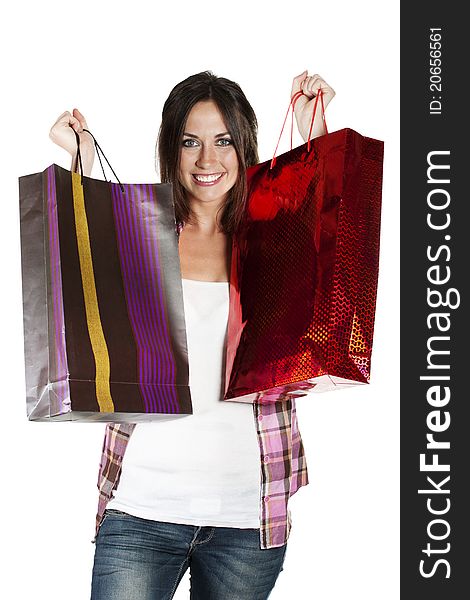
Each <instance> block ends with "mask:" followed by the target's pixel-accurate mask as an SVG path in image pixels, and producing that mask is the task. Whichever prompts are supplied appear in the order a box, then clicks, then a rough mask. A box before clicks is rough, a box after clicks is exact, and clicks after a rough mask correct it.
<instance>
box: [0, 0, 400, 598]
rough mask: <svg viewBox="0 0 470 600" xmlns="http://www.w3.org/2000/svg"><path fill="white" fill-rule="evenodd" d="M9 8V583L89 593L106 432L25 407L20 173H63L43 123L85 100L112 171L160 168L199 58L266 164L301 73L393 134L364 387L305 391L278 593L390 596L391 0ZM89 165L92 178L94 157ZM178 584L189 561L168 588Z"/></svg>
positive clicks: (394, 565)
mask: <svg viewBox="0 0 470 600" xmlns="http://www.w3.org/2000/svg"><path fill="white" fill-rule="evenodd" d="M3 10H5V9H2V11H3ZM1 20H2V24H3V27H2V38H1V41H0V44H1V55H2V67H1V68H2V88H3V91H2V98H1V102H2V110H1V124H2V126H1V140H2V144H1V152H2V155H1V163H0V164H1V169H2V177H1V185H2V190H3V192H2V199H3V203H2V204H3V217H2V219H1V227H2V229H1V235H0V240H1V245H2V246H1V254H0V256H1V261H2V262H1V264H2V273H1V281H2V289H3V293H2V310H1V314H2V324H1V327H2V329H1V331H2V334H3V335H2V337H3V343H2V349H1V353H2V354H1V366H2V385H3V393H2V406H1V409H0V410H1V416H2V431H1V435H0V443H1V461H2V468H1V480H2V481H1V484H2V485H1V490H2V491H1V492H0V499H1V540H0V544H1V547H2V551H3V552H6V555H5V557H6V563H5V559H3V561H2V562H3V565H2V566H3V567H4V568H3V576H2V580H1V583H0V586H1V594H2V596H3V597H8V598H12V599H13V598H15V599H16V598H28V597H32V596H33V595H34V597H35V598H36V600H46V599H47V600H59V599H60V600H64V599H65V598H67V599H68V600H85V599H87V598H89V589H90V579H91V571H92V563H93V553H94V548H95V547H94V545H93V544H91V543H90V541H91V539H92V537H93V532H94V518H95V509H96V502H97V490H96V487H95V486H96V478H97V472H98V463H99V458H100V452H101V445H102V438H103V432H104V427H105V426H104V424H94V423H90V424H77V423H74V424H71V423H61V424H58V423H56V424H53V423H50V424H49V423H31V422H28V421H27V419H26V416H25V397H24V370H23V369H24V365H23V337H22V327H23V324H22V296H21V267H20V238H19V209H18V177H19V176H21V175H26V174H29V173H35V172H39V171H43V170H44V169H45V168H46V167H47V166H49V165H50V164H51V163H53V162H55V163H57V164H60V165H61V166H63V167H65V168H70V159H69V157H68V155H67V154H66V153H65V152H64V151H63V150H61V149H60V148H58V147H56V146H54V144H53V143H52V142H51V141H50V140H49V138H48V133H49V129H50V127H51V126H52V124H53V123H54V121H55V120H56V118H57V117H58V116H59V115H60V114H61V113H62V112H63V111H64V110H70V111H71V110H72V109H73V108H74V107H77V108H79V109H80V110H81V111H82V112H83V113H84V115H85V116H86V118H87V120H88V125H89V127H90V129H91V131H92V132H93V133H94V134H95V136H96V138H97V139H98V141H99V143H100V144H101V145H102V147H103V149H104V151H105V153H106V155H107V156H108V158H109V159H110V161H111V164H112V166H113V168H114V169H115V170H116V172H117V174H118V176H119V177H120V179H121V181H125V182H153V181H157V175H156V173H155V168H154V151H155V139H156V133H157V131H158V127H159V124H160V114H161V108H162V105H163V102H164V100H165V98H166V97H167V95H168V93H169V91H170V89H171V88H172V87H173V86H174V85H175V84H176V83H177V82H179V81H181V80H182V79H184V78H186V77H187V76H189V75H191V74H193V73H197V72H199V71H202V70H206V69H210V70H212V71H213V72H215V73H216V74H217V75H221V76H224V77H228V78H229V79H233V80H235V81H237V82H238V83H239V84H240V85H241V87H242V89H243V90H244V91H245V93H246V95H247V97H248V99H249V100H250V102H251V103H252V105H253V107H254V109H255V111H256V114H257V116H258V120H259V127H260V132H259V143H260V158H261V160H267V159H268V158H270V157H271V155H272V152H273V149H274V146H275V144H276V141H277V136H278V134H279V131H280V127H281V125H282V120H283V118H284V115H285V111H286V110H287V106H288V103H289V97H290V87H291V81H292V78H293V77H294V76H295V75H297V74H299V73H301V72H302V71H303V70H304V69H308V70H309V74H313V73H319V74H320V75H321V76H322V77H324V79H325V80H326V81H327V82H328V83H329V84H330V85H331V86H332V87H333V88H334V89H335V91H336V97H335V98H334V99H333V101H332V102H331V104H330V105H329V107H328V109H327V115H326V116H327V123H328V126H329V130H330V131H335V130H338V129H342V128H343V127H351V128H353V129H355V130H356V131H358V132H360V133H362V134H364V135H367V136H369V137H374V138H377V139H381V140H384V141H385V165H384V191H383V212H382V238H381V263H380V278H379V293H378V303H377V316H376V329H375V339H374V352H373V364H372V381H371V384H370V385H369V386H366V387H357V388H354V389H352V390H347V391H344V390H342V391H337V392H332V393H328V394H319V395H316V396H314V397H307V398H305V399H299V400H298V401H297V410H298V415H299V426H300V429H301V432H302V436H303V440H304V445H305V448H306V453H307V460H308V466H309V473H310V484H309V485H308V486H307V487H304V488H301V490H300V491H299V492H298V494H296V495H295V496H294V497H293V498H292V499H291V502H290V508H291V511H292V516H293V529H292V533H291V537H290V540H289V543H288V550H287V556H286V561H285V565H284V571H283V572H282V573H281V574H280V576H279V579H278V582H277V584H276V587H275V589H274V591H273V592H272V594H271V596H270V599H272V600H279V599H285V598H288V597H292V598H296V599H297V600H304V599H310V598H312V599H313V598H314V599H318V600H343V599H344V598H351V599H355V598H360V599H361V600H376V599H377V598H380V599H381V600H392V599H393V600H395V599H397V598H398V597H399V591H398V582H399V548H398V541H399V540H398V535H399V530H398V526H399V514H398V513H399V487H398V485H399V480H398V461H399V448H398V442H399V435H398V423H399V404H398V401H399V394H398V382H399V372H398V368H399V365H398V343H399V339H398V324H399V314H398V298H399V287H398V274H399V273H398V264H399V254H398V243H399V230H398V223H399V206H398V186H399V163H398V159H399V154H398V144H399V137H398V136H399V108H398V106H399V46H398V44H399V30H398V24H399V3H398V1H397V2H388V3H382V4H380V7H379V5H378V4H377V3H376V2H373V1H372V0H357V1H356V2H349V1H347V0H336V1H333V2H313V1H312V0H309V1H304V0H297V1H296V2H289V1H288V0H286V1H285V2H274V1H272V0H271V1H270V2H262V1H251V2H240V1H238V2H234V1H232V2H231V3H230V2H222V1H221V0H219V1H218V2H214V1H213V0H210V1H206V2H187V1H181V0H178V1H174V0H173V1H167V2H159V3H157V2H144V1H142V0H133V1H132V2H122V1H116V0H115V1H114V2H110V1H106V2H105V1H101V2H99V1H96V0H95V1H94V2H91V1H90V0H82V1H81V2H76V3H69V2H64V1H62V2H58V1H51V0H49V1H47V0H46V1H42V2H33V1H30V2H26V1H24V0H22V1H21V0H20V1H17V2H16V3H15V4H12V3H11V4H9V6H8V13H5V14H3V15H2V19H1ZM287 138H288V136H287V135H286V136H285V139H284V145H283V146H282V147H281V148H280V152H283V151H285V150H287V149H288V146H287V143H288V141H287ZM296 143H297V144H298V143H300V138H299V137H297V138H296ZM93 176H94V177H96V178H101V177H102V174H101V171H100V168H99V163H98V161H96V164H95V166H94V171H93ZM188 590H189V577H188V573H187V574H186V575H185V577H184V579H183V581H182V583H181V585H180V587H179V589H178V592H177V594H176V596H175V598H176V599H177V600H181V599H184V598H189V592H188ZM110 600H111V599H110ZM129 600H131V599H129ZM221 600H223V599H221ZM247 600H249V599H247Z"/></svg>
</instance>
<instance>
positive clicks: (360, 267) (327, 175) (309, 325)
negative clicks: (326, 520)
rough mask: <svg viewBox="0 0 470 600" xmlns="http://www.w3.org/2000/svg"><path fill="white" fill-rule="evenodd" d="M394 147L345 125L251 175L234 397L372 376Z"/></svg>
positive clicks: (238, 295)
mask: <svg viewBox="0 0 470 600" xmlns="http://www.w3.org/2000/svg"><path fill="white" fill-rule="evenodd" d="M383 146H384V144H383V142H382V141H379V140H375V139H371V138H367V137H364V136H362V135H360V134H358V133H357V132H355V131H354V130H352V129H342V130H340V131H336V132H334V133H330V134H328V135H324V136H321V137H319V138H316V139H315V140H313V142H312V143H311V148H310V151H307V144H304V145H302V146H300V147H298V148H295V149H294V150H291V151H290V152H286V153H285V154H283V155H281V156H279V157H278V158H277V161H276V164H275V166H274V167H273V169H270V161H267V162H265V163H261V164H259V165H256V166H255V167H252V168H250V169H249V170H248V172H247V178H248V184H249V195H248V200H247V210H246V215H245V220H244V223H243V225H242V227H241V229H240V231H239V234H238V235H237V236H234V240H233V249H232V265H231V282H230V313H229V323H228V336H227V340H228V343H227V361H226V393H225V399H230V398H238V397H241V396H244V395H247V394H252V393H254V392H264V394H263V395H262V399H259V400H258V401H261V402H270V401H274V400H276V399H277V398H279V394H280V393H281V394H282V393H286V392H288V393H294V394H295V393H296V392H298V391H301V390H304V389H305V388H312V387H314V386H315V385H316V383H315V378H319V377H321V376H325V375H326V376H329V378H330V379H331V380H332V381H333V380H334V379H335V378H341V379H342V380H345V381H346V382H347V383H368V382H369V378H370V366H371V352H372V338H373V330H374V316H375V303H376V295H377V278H378V266H379V264H378V261H379V234H380V210H381V194H382V168H383ZM324 379H325V378H323V380H324ZM333 387H334V384H333ZM299 395H301V394H299Z"/></svg>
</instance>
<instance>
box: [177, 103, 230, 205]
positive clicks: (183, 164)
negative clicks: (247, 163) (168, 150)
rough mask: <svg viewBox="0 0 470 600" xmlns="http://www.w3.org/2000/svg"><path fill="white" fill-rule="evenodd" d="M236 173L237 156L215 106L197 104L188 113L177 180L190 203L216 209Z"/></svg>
mask: <svg viewBox="0 0 470 600" xmlns="http://www.w3.org/2000/svg"><path fill="white" fill-rule="evenodd" d="M237 174H238V157H237V153H236V151H235V148H234V146H233V142H232V138H231V136H230V134H229V132H228V131H227V127H226V125H225V123H224V121H223V119H222V115H221V114H220V111H219V109H218V108H217V105H216V104H215V102H213V101H212V100H204V101H201V102H198V103H197V104H195V105H194V106H193V108H192V109H191V112H190V113H189V116H188V119H187V122H186V127H185V129H184V135H183V140H182V146H181V155H180V168H179V180H180V183H181V184H182V186H183V187H184V188H185V190H186V191H187V192H188V194H189V200H190V201H199V202H211V203H214V205H216V206H217V207H218V206H219V205H220V203H222V202H223V201H224V199H225V197H226V194H227V192H228V191H229V190H230V189H231V188H232V187H233V186H234V184H235V182H236V180H237Z"/></svg>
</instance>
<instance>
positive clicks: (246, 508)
mask: <svg viewBox="0 0 470 600" xmlns="http://www.w3.org/2000/svg"><path fill="white" fill-rule="evenodd" d="M182 282H183V298H184V310H185V317H186V332H187V340H188V354H189V383H190V388H191V398H192V402H193V411H194V413H193V414H192V415H169V416H168V415H161V418H160V419H159V420H158V421H154V422H151V423H139V424H137V425H136V427H135V429H134V431H133V432H132V435H131V437H130V440H129V442H128V445H127V448H126V452H125V454H124V459H123V463H122V472H121V477H120V481H119V485H118V487H117V489H116V490H115V492H114V498H112V499H111V500H110V501H109V502H108V505H107V508H113V509H116V510H121V511H123V512H126V513H128V514H131V515H134V516H137V517H142V518H144V519H153V520H157V521H166V522H170V523H185V524H188V525H206V526H213V527H239V528H250V527H259V526H260V518H259V515H260V480H261V463H260V449H259V446H258V439H257V434H256V429H255V421H254V417H253V406H252V405H251V404H244V403H239V402H227V401H224V400H222V395H223V382H224V378H223V375H222V374H223V368H224V363H223V357H224V349H225V336H226V332H227V320H228V310H229V285H228V283H227V282H212V281H211V282H209V281H195V280H191V279H183V280H182Z"/></svg>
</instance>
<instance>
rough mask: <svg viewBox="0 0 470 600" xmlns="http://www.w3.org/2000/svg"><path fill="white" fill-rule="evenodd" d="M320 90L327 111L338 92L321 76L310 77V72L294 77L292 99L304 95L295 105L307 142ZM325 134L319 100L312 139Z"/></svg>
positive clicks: (295, 111) (301, 133)
mask: <svg viewBox="0 0 470 600" xmlns="http://www.w3.org/2000/svg"><path fill="white" fill-rule="evenodd" d="M320 88H321V91H322V94H323V105H324V107H325V110H326V107H327V106H328V104H329V103H330V102H331V100H332V99H333V97H334V96H335V94H336V92H335V91H334V89H333V88H332V87H331V86H330V85H328V84H327V83H326V81H325V80H324V79H323V78H322V77H320V75H318V74H315V75H308V71H304V72H303V73H301V74H300V75H297V77H294V80H293V82H292V91H291V98H292V97H293V96H294V94H295V93H296V92H303V95H302V96H300V97H299V98H298V100H297V101H296V103H295V106H294V113H295V119H296V121H297V126H298V128H299V132H300V135H301V136H302V138H303V139H304V141H307V138H308V133H309V131H310V124H311V122H312V115H313V109H314V106H315V100H316V96H317V93H318V90H319V89H320ZM324 133H326V131H325V127H324V124H323V119H322V107H321V99H320V98H319V99H318V104H317V112H316V113H315V121H314V123H313V128H312V133H311V134H310V138H311V139H313V138H316V137H318V136H320V135H323V134H324Z"/></svg>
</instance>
